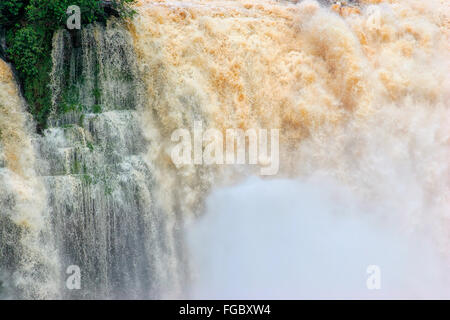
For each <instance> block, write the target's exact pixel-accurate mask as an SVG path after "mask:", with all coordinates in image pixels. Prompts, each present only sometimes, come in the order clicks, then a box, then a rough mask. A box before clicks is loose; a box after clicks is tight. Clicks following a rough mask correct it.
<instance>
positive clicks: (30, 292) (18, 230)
mask: <svg viewBox="0 0 450 320" xmlns="http://www.w3.org/2000/svg"><path fill="white" fill-rule="evenodd" d="M30 132H32V131H31V130H30V119H29V116H28V115H27V114H26V113H25V107H24V101H23V99H22V98H21V97H20V94H19V90H18V87H17V84H16V82H15V79H14V77H13V74H12V71H11V69H10V66H9V65H7V64H6V63H5V62H4V61H3V60H0V208H1V212H0V258H1V260H0V266H1V269H0V297H2V298H11V297H21V298H27V299H44V298H57V297H58V296H59V286H58V280H59V273H58V270H57V268H58V257H57V255H56V251H55V247H54V239H53V236H52V232H51V228H50V222H49V220H50V209H49V207H48V206H47V194H46V191H45V187H44V184H43V181H42V179H40V178H39V177H38V176H37V174H36V171H35V162H36V152H35V148H34V144H33V140H34V139H35V138H36V137H34V136H33V135H32V134H31V133H30Z"/></svg>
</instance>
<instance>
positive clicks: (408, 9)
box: [0, 0, 450, 298]
mask: <svg viewBox="0 0 450 320" xmlns="http://www.w3.org/2000/svg"><path fill="white" fill-rule="evenodd" d="M358 3H359V4H354V7H341V6H340V5H334V6H332V7H330V6H327V5H322V4H319V3H318V2H316V1H310V0H304V1H290V2H288V1H284V2H276V1H269V0H259V1H219V0H215V1H207V0H191V1H151V0H141V1H139V2H138V4H137V5H136V10H137V15H136V16H135V17H134V18H133V20H132V21H130V22H128V23H127V25H123V24H122V23H121V22H118V21H116V20H115V19H110V21H109V22H108V23H107V24H106V25H100V24H95V25H89V26H83V28H82V30H81V31H80V32H72V33H70V32H69V31H65V30H61V31H58V32H57V33H56V34H55V35H54V40H53V52H52V60H53V70H52V74H51V79H52V80H51V84H50V88H51V90H52V103H53V113H52V116H51V119H50V123H51V125H50V128H49V129H47V130H46V131H45V132H44V133H43V135H42V136H35V135H34V134H32V133H31V132H32V130H30V129H29V126H28V125H27V120H26V118H27V116H26V115H25V113H24V112H23V107H22V105H23V103H22V101H21V99H20V97H19V94H18V90H17V88H16V85H15V84H14V79H13V77H12V75H11V72H10V71H9V68H8V66H7V65H6V64H4V63H3V64H2V65H1V69H0V70H1V79H0V80H1V81H2V82H1V85H2V91H1V92H0V94H1V96H0V107H1V112H0V116H1V118H0V130H1V131H0V134H1V140H0V141H1V143H0V155H1V156H0V181H1V185H0V190H1V194H0V201H1V202H0V208H1V209H2V212H1V214H2V215H1V216H0V219H1V223H0V231H1V234H0V239H1V242H0V257H2V260H1V261H0V281H1V287H0V288H3V289H0V294H3V295H5V297H8V296H13V297H15V296H16V297H23V298H59V297H62V298H173V297H183V296H186V294H187V293H188V292H189V288H190V287H191V284H192V281H193V280H195V277H193V278H192V277H191V271H199V272H203V273H204V274H206V275H208V274H215V273H214V272H215V270H216V269H214V270H211V269H208V266H209V265H212V267H211V268H216V267H217V268H218V264H214V263H213V262H214V261H213V262H212V263H205V266H202V267H203V268H202V267H199V265H198V264H201V262H199V260H198V259H200V261H201V259H202V258H199V257H203V254H204V253H205V252H206V253H207V254H210V255H207V257H206V258H205V259H208V257H211V259H218V261H221V264H220V266H221V268H218V269H220V270H221V271H222V272H223V274H228V273H231V274H236V273H233V272H235V271H236V270H234V269H233V272H231V271H230V272H228V273H227V272H226V270H224V268H225V267H226V266H228V261H227V260H226V259H229V257H228V256H218V257H216V256H215V254H216V253H217V252H219V253H220V252H222V251H220V250H221V249H223V248H222V247H220V243H219V242H220V241H222V240H223V241H224V242H226V243H228V245H230V242H227V241H229V240H228V237H227V235H221V236H218V235H220V234H221V232H220V230H222V229H221V228H222V224H223V225H224V226H223V228H226V226H229V225H230V222H229V218H226V217H227V216H226V213H227V212H230V211H234V212H240V211H239V210H240V209H239V208H233V205H231V207H228V205H229V202H230V201H228V200H227V199H231V202H232V200H233V199H235V200H236V205H237V206H238V205H239V206H243V207H245V201H244V200H245V199H244V200H240V199H241V198H240V196H239V194H241V193H240V192H241V191H242V190H244V191H242V192H244V194H245V192H247V191H248V190H247V189H245V187H243V189H240V187H234V186H235V185H236V184H237V183H238V182H240V181H241V180H243V178H244V177H248V176H251V175H253V174H255V171H254V170H253V169H252V168H249V167H248V166H226V165H224V166H219V165H213V166H198V165H184V166H181V167H176V166H175V165H174V164H173V162H172V159H171V157H170V155H171V150H172V148H173V142H172V141H171V134H172V132H174V131H175V130H177V129H179V128H192V127H193V124H194V121H201V122H202V124H203V126H204V128H205V129H206V128H217V129H219V130H223V131H225V130H226V129H228V128H241V129H250V128H265V129H271V128H277V129H280V173H279V175H278V176H277V177H282V178H285V179H293V180H301V181H304V180H307V179H319V178H323V177H325V178H326V179H331V180H333V181H334V183H336V184H338V185H339V186H341V188H342V189H345V190H349V191H348V192H349V194H350V198H352V197H353V200H348V199H349V198H348V196H347V195H346V196H345V197H342V199H344V200H342V201H346V200H348V201H347V202H348V203H350V202H351V203H353V202H354V203H358V204H357V205H355V206H358V208H359V209H358V210H353V209H352V210H349V211H351V212H352V215H358V214H359V215H360V216H364V214H366V215H370V216H371V217H372V218H374V219H375V220H376V221H377V222H376V224H377V225H380V226H381V227H383V226H385V227H386V228H387V227H389V228H390V227H391V226H392V225H396V226H397V227H398V228H397V229H395V230H400V231H399V232H401V233H402V232H403V233H406V234H409V235H411V234H412V235H420V236H421V237H425V238H426V239H428V240H429V241H430V243H431V245H430V246H431V247H432V248H433V250H434V249H435V250H436V251H437V252H438V258H436V259H437V260H439V261H440V262H437V264H438V265H439V266H440V267H441V266H444V268H445V267H448V263H449V260H450V258H449V255H448V252H449V248H450V243H449V239H450V238H449V232H450V216H449V212H450V210H449V209H450V201H449V191H450V169H449V163H448V159H449V156H450V145H449V132H450V130H449V129H450V110H449V104H448V101H449V99H450V80H449V77H448V71H449V67H450V59H449V58H450V57H449V50H448V49H449V46H448V44H449V36H450V33H449V27H450V24H449V12H450V10H449V7H448V3H446V1H441V0H434V1H426V2H424V1H419V0H405V1H396V0H390V1H380V0H373V1H369V0H366V1H359V2H358ZM61 108H63V109H64V110H67V112H66V113H64V114H63V115H61V112H58V111H59V110H61ZM260 183H261V184H264V182H263V181H261V182H260ZM288 185H289V184H288ZM223 186H228V187H231V188H236V189H231V191H229V193H226V192H225V196H224V195H223V194H224V193H223V192H222V193H221V192H219V193H218V194H219V195H217V193H213V197H212V198H210V199H212V200H210V201H208V206H207V208H206V210H205V206H204V203H205V200H206V198H207V196H208V195H209V194H210V191H211V190H213V189H214V190H215V189H216V188H217V187H223ZM244 186H245V185H244ZM289 186H290V187H289ZM289 186H288V187H287V188H288V189H289V188H291V191H289V192H288V193H289V195H290V194H291V193H292V190H298V192H299V197H309V196H310V195H311V194H310V193H309V192H305V191H304V189H305V188H307V185H306V187H305V186H303V185H302V186H300V187H299V186H298V185H297V184H296V182H295V183H294V184H291V185H289ZM285 187H286V184H285V183H276V182H274V183H272V184H270V188H280V189H277V190H278V191H279V192H278V193H280V192H281V191H280V190H284V189H283V188H285ZM260 188H262V190H266V189H264V188H265V187H264V186H261V187H257V188H256V190H261V189H260ZM233 190H235V191H233ZM246 190H247V191H246ZM251 190H253V189H251ZM238 191H239V192H238ZM236 192H237V193H236ZM346 192H347V191H346ZM278 193H277V192H275V191H274V192H273V194H274V196H276V195H277V194H278ZM330 193H331V196H330ZM227 194H231V195H232V196H231V198H227V196H226V195H227ZM283 194H284V192H283ZM312 194H313V196H312V197H313V198H314V197H315V195H316V193H315V192H313V193H312ZM324 197H337V198H339V197H340V194H339V193H338V192H337V193H333V192H328V191H327V192H325V195H324ZM267 198H268V199H271V198H270V197H267ZM224 199H225V200H224ZM246 199H248V201H250V202H252V201H253V202H258V201H259V200H258V197H257V196H255V195H254V193H253V191H252V192H249V197H248V198H246ZM274 199H275V200H274V201H278V200H277V199H279V201H288V202H292V203H293V204H295V205H297V202H296V201H295V196H292V197H290V196H286V197H284V196H280V198H274ZM355 199H357V200H355ZM253 202H252V203H253ZM264 203H265V202H264ZM361 203H363V204H361ZM214 204H216V205H217V207H216V208H214ZM265 207H270V205H269V203H268V204H267V205H266V206H265ZM319 207H320V208H319ZM329 207H330V208H331V209H328V208H329ZM334 207H338V208H339V209H336V210H337V211H339V212H338V213H337V214H336V216H335V213H334V211H333V210H332V209H333V208H334ZM361 207H362V208H363V209H361ZM255 208H256V209H255ZM308 208H309V210H312V212H309V215H308V216H304V215H299V216H300V217H302V218H301V219H305V221H310V220H308V219H310V218H311V217H313V216H314V212H315V210H316V209H317V208H319V209H317V210H318V211H317V212H319V211H320V210H322V209H323V208H322V206H318V205H316V204H315V203H314V204H313V205H311V206H309V207H308ZM315 208H316V209H315ZM324 208H326V209H323V210H325V211H326V212H327V213H326V214H325V216H327V217H328V215H330V216H331V217H333V218H329V219H334V218H336V219H339V217H341V218H342V216H340V213H342V212H341V211H346V209H345V208H344V209H343V208H342V207H341V206H337V205H335V204H334V202H331V205H330V206H324ZM247 209H248V210H247V211H246V210H243V212H242V215H243V216H242V223H243V225H242V226H240V228H239V229H237V230H234V229H233V228H231V227H230V228H229V231H227V233H228V232H230V233H231V234H233V232H235V234H236V235H240V233H239V232H240V230H244V231H242V234H243V235H246V234H247V233H246V230H247V229H246V228H245V226H246V225H247V224H248V225H250V224H251V223H252V222H251V221H252V219H256V216H252V215H250V216H245V214H249V212H254V211H255V210H256V211H259V210H261V212H262V216H263V217H266V218H265V219H268V220H264V221H267V223H268V224H269V223H270V224H275V223H276V221H277V219H272V218H267V216H268V214H267V212H266V211H265V208H259V207H254V206H251V205H249V207H248V208H247ZM299 210H306V209H305V208H303V207H302V208H300V207H299ZM205 211H206V212H207V216H208V217H210V218H207V219H206V220H204V221H203V226H202V227H200V228H194V229H195V231H194V235H192V234H191V235H190V236H189V237H187V238H188V239H190V240H189V241H187V242H188V244H189V246H190V248H187V244H186V241H185V238H184V236H185V234H184V232H185V230H184V226H185V222H186V221H189V220H191V219H194V220H195V219H198V216H201V215H202V214H203V213H205ZM273 211H277V212H278V211H279V212H281V213H280V214H282V213H283V212H284V213H286V215H284V216H283V219H285V220H283V219H281V218H280V219H281V220H280V226H283V225H289V223H288V222H286V221H289V220H286V219H290V218H289V217H292V212H291V211H290V210H287V209H286V208H284V207H283V206H280V207H274V208H273ZM277 212H270V215H269V216H270V217H271V216H272V214H273V215H276V214H277ZM329 212H331V213H329ZM355 212H357V214H355ZM214 214H217V215H218V216H217V217H218V218H217V219H216V220H214V218H211V216H214ZM317 215H319V213H317ZM249 217H250V219H249ZM238 218H239V217H236V219H238ZM311 219H312V218H311ZM326 219H328V218H326ZM205 221H206V222H208V223H209V224H206V225H205V223H206V222H205ZM283 221H284V222H283ZM301 221H303V220H301ZM379 221H383V222H382V223H379ZM344 224H345V223H344ZM374 224H375V223H374ZM307 225H308V223H307ZM311 225H312V228H314V226H315V224H314V223H312V224H311ZM335 226H336V228H339V227H340V226H342V223H337V224H336V225H335ZM216 228H218V229H219V230H218V232H215V230H216ZM320 228H321V227H320ZM320 228H319V229H320ZM361 228H362V229H364V228H365V227H361ZM350 229H351V228H350ZM199 230H200V231H199ZM202 230H203V231H202ZM227 230H228V229H227ZM320 230H322V231H323V230H326V229H320ZM364 230H366V229H364ZM268 232H269V231H268ZM305 232H306V234H308V232H307V231H305ZM325 232H326V231H325ZM294 233H295V232H294ZM250 234H251V233H250ZM336 234H338V235H339V234H340V233H339V230H338V229H336ZM367 234H369V235H367V237H368V238H370V239H372V234H374V236H373V238H376V237H377V234H378V233H377V232H373V233H372V232H371V231H370V230H369V231H368V232H367ZM215 235H217V238H215ZM272 236H274V234H272ZM255 237H256V239H257V237H258V235H255ZM231 238H233V237H231ZM238 238H239V237H238ZM281 238H283V236H282V235H281ZM192 239H194V240H192ZM195 239H197V242H196V240H195ZM198 239H200V240H198ZM224 239H225V240H224ZM239 239H240V238H239ZM242 239H244V240H243V241H245V239H246V237H245V236H243V238H242ZM273 239H275V238H273ZM283 239H284V238H283ZM389 239H393V238H389ZM230 241H231V240H230ZM292 241H299V242H301V241H304V239H303V238H296V237H293V239H292ZM370 241H372V240H370ZM392 241H394V240H392ZM216 242H217V243H218V244H217V246H215V245H214V243H216ZM199 243H200V244H199ZM202 243H207V244H208V245H207V246H203V245H202ZM226 243H225V244H226ZM273 243H278V242H276V241H273ZM231 245H233V246H237V245H239V244H236V242H234V243H233V242H231ZM266 245H267V246H270V244H266ZM280 245H281V244H280ZM287 245H288V244H287V243H286V246H287ZM289 245H290V246H292V248H296V247H297V245H296V244H295V243H293V244H291V243H290V244H289ZM203 247H205V250H206V251H205V252H202V248H203ZM298 247H300V248H303V249H304V250H305V254H308V252H310V251H308V249H306V247H305V245H300V244H299V245H298ZM208 248H209V249H208ZM218 248H219V249H218ZM244 248H245V246H244ZM192 250H193V251H194V252H192ZM208 250H209V251H208ZM269 251H270V250H269ZM275 251H277V250H275ZM283 252H284V251H283ZM230 256H231V259H237V257H240V255H233V254H231V255H230ZM241 258H242V257H241ZM257 258H258V259H259V256H258V257H257ZM433 259H434V258H433ZM242 261H245V259H243V260H242ZM262 261H265V260H264V259H263V260H262ZM433 261H434V260H433ZM249 263H251V262H249ZM296 263H300V262H296ZM70 265H77V266H79V267H80V269H81V271H82V289H81V290H73V291H71V290H67V288H65V283H64V279H65V277H66V274H65V271H66V269H67V267H68V266H70ZM231 265H233V264H230V268H233V267H232V266H231ZM244 269H245V268H244ZM312 269H314V268H312ZM289 270H291V269H289ZM217 272H218V271H217ZM250 273H251V271H250ZM194 274H195V272H194ZM288 274H289V272H288ZM201 276H202V274H200V277H201ZM204 279H208V278H207V276H206V277H205V278H204ZM204 281H206V280H204ZM442 281H443V282H444V283H448V282H445V281H449V279H447V278H445V276H443V279H442ZM200 282H202V281H200ZM202 283H204V282H202ZM287 283H289V281H287ZM221 286H222V287H221ZM200 287H201V286H200ZM275 287H276V286H275ZM214 288H215V289H216V290H220V289H221V288H223V284H218V286H217V287H214ZM309 288H313V286H312V287H311V286H309ZM199 290H200V291H201V292H200V291H199ZM202 290H203V289H201V288H200V289H198V287H197V288H196V289H194V292H193V294H194V296H202V294H204V291H202ZM209 290H213V289H211V288H210V289H209ZM233 290H234V288H233ZM286 291H289V290H287V289H286ZM199 292H200V293H199ZM210 293H211V296H213V297H215V296H219V297H220V296H221V295H220V294H218V293H217V292H210ZM251 294H252V292H251V290H249V296H245V297H250V298H251V297H252V295H251ZM279 294H280V296H283V293H282V292H281V293H279ZM285 294H286V295H288V294H289V293H285ZM396 294H397V295H398V296H402V295H403V294H404V293H403V292H401V290H400V291H397V292H396ZM415 294H417V295H418V296H419V297H420V296H421V294H422V295H423V294H425V295H426V294H427V293H426V292H425V293H424V292H420V290H419V292H416V293H415ZM300 296H302V297H308V295H307V294H305V293H302V294H301V295H300ZM319 296H321V295H320V294H319ZM202 297H204V296H202ZM388 297H389V295H388ZM229 298H233V296H230V297H229Z"/></svg>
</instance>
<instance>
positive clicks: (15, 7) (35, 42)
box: [0, 0, 135, 132]
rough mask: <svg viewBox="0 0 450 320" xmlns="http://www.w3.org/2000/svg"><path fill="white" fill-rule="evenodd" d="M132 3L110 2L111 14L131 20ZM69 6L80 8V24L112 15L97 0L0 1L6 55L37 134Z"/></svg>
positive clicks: (46, 108)
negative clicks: (53, 51) (57, 33)
mask: <svg viewBox="0 0 450 320" xmlns="http://www.w3.org/2000/svg"><path fill="white" fill-rule="evenodd" d="M134 2H135V0H113V1H112V2H111V8H112V12H115V13H116V14H117V15H119V16H121V17H122V18H127V17H130V16H132V15H133V14H134V11H133V10H132V8H131V7H130V4H132V3H134ZM70 5H77V6H79V7H80V9H81V21H82V23H83V24H88V23H92V22H96V21H105V20H106V19H107V18H108V15H110V14H112V12H111V11H109V12H107V11H105V8H104V6H102V1H100V0H0V29H1V28H3V29H6V30H7V33H6V43H7V47H8V50H7V56H8V59H9V60H11V61H12V62H13V64H14V65H15V67H16V69H17V71H18V73H19V78H20V81H21V82H22V85H23V88H24V93H25V99H26V100H27V101H28V104H29V107H30V112H31V113H32V114H33V116H34V118H35V120H36V122H37V129H38V131H39V132H40V131H42V130H43V129H45V128H46V126H47V118H48V115H49V112H50V101H51V98H50V90H48V88H47V85H48V83H49V73H50V71H51V43H52V37H53V33H54V32H55V31H56V30H57V29H59V28H62V27H65V23H66V19H67V14H66V10H67V8H68V7H69V6H70Z"/></svg>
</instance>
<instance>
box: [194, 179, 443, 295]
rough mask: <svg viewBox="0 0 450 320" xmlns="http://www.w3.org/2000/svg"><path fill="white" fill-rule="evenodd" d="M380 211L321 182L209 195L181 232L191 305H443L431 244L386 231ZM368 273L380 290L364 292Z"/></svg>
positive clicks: (250, 186)
mask: <svg viewBox="0 0 450 320" xmlns="http://www.w3.org/2000/svg"><path fill="white" fill-rule="evenodd" d="M371 206H372V207H371ZM386 209H387V208H386V207H385V206H383V207H382V210H381V206H380V207H378V208H377V207H374V206H373V205H367V204H365V203H364V202H363V201H361V199H358V198H357V197H356V196H355V194H354V193H353V192H352V191H350V190H348V189H346V188H345V187H343V186H340V185H338V184H337V183H334V182H332V181H326V180H323V179H320V180H319V179H315V180H308V181H299V180H271V181H268V180H261V179H259V178H251V179H249V180H247V181H246V182H245V183H243V184H241V185H238V186H233V187H227V188H222V189H216V190H215V191H214V192H213V193H212V194H211V196H210V197H209V198H208V200H207V209H206V214H205V215H204V216H203V217H202V218H201V219H200V220H198V221H196V222H194V223H192V224H191V225H190V226H189V228H188V244H189V248H190V254H191V257H192V263H193V266H192V268H193V279H192V281H193V285H192V288H191V298H194V299H232V298H233V299H344V298H345V299H385V298H389V299H396V298H407V299H409V298H422V299H428V298H444V297H447V298H448V297H450V294H449V292H448V288H449V287H448V282H446V281H448V278H447V280H445V279H446V278H445V277H446V275H445V272H444V270H445V269H444V265H445V264H444V263H443V260H442V257H441V256H440V255H439V253H437V252H436V251H434V247H433V245H432V243H431V240H430V239H429V238H428V237H427V236H426V235H425V234H420V235H419V234H415V233H411V232H405V228H403V226H401V225H400V223H398V225H395V224H394V225H393V224H392V220H387V219H385V218H386V215H395V214H396V213H395V212H386ZM387 221H389V224H388V223H387ZM371 265H375V266H378V267H379V268H380V271H381V273H380V284H381V286H380V288H379V289H378V290H377V289H372V290H369V289H368V287H367V284H366V282H367V279H368V278H369V277H370V274H369V273H367V268H368V267H369V266H371Z"/></svg>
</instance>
